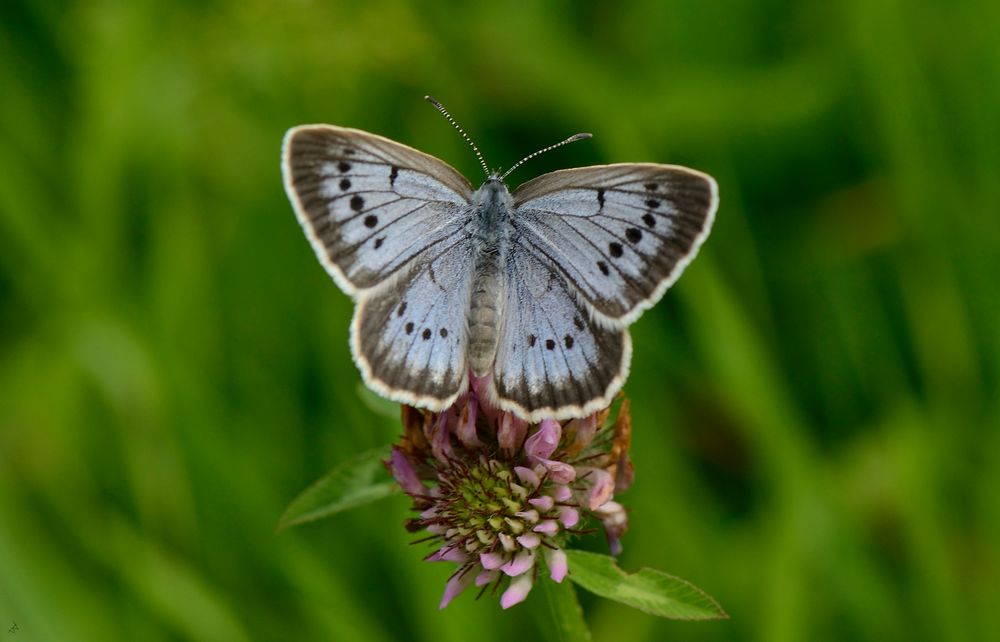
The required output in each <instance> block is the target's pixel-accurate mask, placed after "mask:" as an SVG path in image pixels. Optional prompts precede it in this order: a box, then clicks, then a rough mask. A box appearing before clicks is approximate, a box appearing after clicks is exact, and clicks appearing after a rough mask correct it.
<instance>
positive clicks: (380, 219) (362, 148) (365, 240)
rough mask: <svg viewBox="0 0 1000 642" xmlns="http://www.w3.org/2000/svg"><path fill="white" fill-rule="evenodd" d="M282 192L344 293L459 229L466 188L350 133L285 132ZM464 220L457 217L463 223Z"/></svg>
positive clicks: (396, 149)
mask: <svg viewBox="0 0 1000 642" xmlns="http://www.w3.org/2000/svg"><path fill="white" fill-rule="evenodd" d="M282 170H283V173H284V178H285V189H286V191H287V192H288V196H289V198H290V199H291V201H292V204H293V206H294V208H295V213H296V215H297V216H298V219H299V222H300V223H301V224H302V227H303V229H304V230H305V232H306V236H308V237H309V240H310V242H311V243H312V245H313V249H314V250H315V251H316V255H317V257H318V258H319V260H320V262H321V263H323V265H324V267H326V269H327V271H328V272H329V273H330V275H331V276H332V277H333V278H334V280H335V281H336V282H337V284H338V285H339V286H340V287H341V289H343V290H344V291H345V292H347V293H348V294H352V295H353V294H355V293H356V292H357V291H359V290H364V289H366V288H371V287H375V286H376V285H378V284H379V283H381V282H383V281H384V280H386V279H388V278H390V277H391V276H392V275H393V274H394V273H395V272H396V271H397V270H399V269H400V268H401V267H403V266H405V265H406V264H407V263H408V262H409V261H411V260H412V259H413V258H414V257H415V256H417V255H418V254H420V253H421V252H422V251H423V250H424V249H426V248H428V247H430V246H432V245H434V244H436V243H439V242H441V241H442V240H444V239H447V238H449V237H451V236H452V235H454V234H456V233H458V232H459V230H460V227H461V225H462V223H463V221H464V220H467V217H468V208H469V198H470V197H471V195H472V187H471V186H470V185H469V182H468V181H467V180H466V179H465V178H464V177H463V176H462V175H461V174H459V173H458V172H457V171H455V170H454V169H452V168H451V167H450V166H448V165H447V164H446V163H444V162H442V161H440V160H438V159H436V158H434V157H433V156H429V155H427V154H424V153H423V152H419V151H417V150H415V149H413V148H411V147H407V146H406V145H401V144H399V143H396V142H393V141H391V140H388V139H386V138H382V137H381V136H376V135H374V134H369V133H367V132H363V131H360V130H356V129H347V128H342V127H333V126H330V125H303V126H301V127H295V128H292V129H290V130H289V131H288V133H287V134H286V135H285V141H284V147H283V153H282ZM463 217H465V218H463Z"/></svg>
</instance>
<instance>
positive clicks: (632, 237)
mask: <svg viewBox="0 0 1000 642" xmlns="http://www.w3.org/2000/svg"><path fill="white" fill-rule="evenodd" d="M625 238H627V239H628V240H629V242H630V243H638V242H639V241H641V240H642V232H640V231H639V230H637V229H636V228H634V227H630V228H628V229H627V230H625Z"/></svg>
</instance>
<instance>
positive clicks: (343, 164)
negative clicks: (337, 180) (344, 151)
mask: <svg viewBox="0 0 1000 642" xmlns="http://www.w3.org/2000/svg"><path fill="white" fill-rule="evenodd" d="M337 169H339V170H340V172H341V173H342V174H346V173H347V172H349V171H351V164H350V163H348V162H347V161H340V162H339V163H337Z"/></svg>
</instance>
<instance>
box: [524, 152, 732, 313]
mask: <svg viewBox="0 0 1000 642" xmlns="http://www.w3.org/2000/svg"><path fill="white" fill-rule="evenodd" d="M513 198H514V206H515V214H514V224H515V226H516V227H517V229H518V230H519V232H520V234H519V235H518V237H517V239H516V240H515V242H516V243H519V244H520V245H522V246H523V247H524V248H526V249H527V250H529V251H530V252H531V253H533V254H535V255H537V256H540V257H543V258H544V259H545V260H546V262H547V263H548V264H549V265H550V266H551V267H552V268H553V269H555V270H558V271H559V272H560V273H561V274H563V275H564V276H565V277H566V278H567V279H568V280H569V281H570V282H571V283H572V284H573V286H574V287H575V289H576V290H577V291H578V292H579V293H580V295H581V296H582V297H583V298H584V299H585V300H586V301H587V302H588V303H590V304H591V305H592V306H593V308H594V310H595V311H596V312H598V313H599V314H600V315H602V316H604V317H606V318H607V320H609V321H610V322H612V323H614V322H618V323H620V324H621V325H623V326H624V325H627V324H629V323H631V322H632V321H634V320H635V319H636V318H638V316H639V315H640V314H641V313H642V312H643V311H644V310H645V309H647V308H648V307H650V306H652V305H653V304H654V303H656V301H657V300H658V299H659V298H660V297H661V296H662V295H663V292H664V291H665V290H666V289H667V288H668V287H669V286H670V285H671V284H673V282H674V281H676V280H677V278H678V277H679V276H680V274H681V272H682V271H683V270H684V268H685V266H687V264H688V263H689V262H690V261H691V259H693V258H694V255H695V254H696V253H697V251H698V247H699V246H700V245H701V243H702V241H703V240H704V239H705V237H706V236H707V235H708V232H709V230H710V228H711V225H712V220H713V218H714V215H715V209H716V205H717V202H718V198H717V188H716V184H715V181H714V180H713V179H712V178H711V177H709V176H707V175H705V174H702V173H700V172H696V171H693V170H689V169H686V168H683V167H677V166H671V165H655V164H648V163H636V164H620V165H603V166H596V167H584V168H580V169H569V170H562V171H557V172H552V173H550V174H545V175H543V176H540V177H538V178H536V179H534V180H532V181H529V182H527V183H525V184H524V185H522V186H521V187H519V188H518V189H517V190H516V191H515V192H514V194H513Z"/></svg>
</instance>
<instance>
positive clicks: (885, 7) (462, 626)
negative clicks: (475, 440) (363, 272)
mask: <svg viewBox="0 0 1000 642" xmlns="http://www.w3.org/2000/svg"><path fill="white" fill-rule="evenodd" d="M343 4H344V5H348V4H349V5H350V7H351V8H348V7H347V6H341V3H321V2H310V1H307V0H302V1H300V2H293V3H280V4H278V3H274V4H272V3H266V2H235V1H230V0H223V1H220V2H215V3H208V4H205V5H202V4H199V3H155V2H149V1H137V2H129V3H120V2H110V1H103V0H99V1H96V2H75V3H72V2H71V3H54V2H51V1H39V2H35V3H30V2H25V1H24V0H8V2H6V3H4V4H3V6H2V8H0V88H2V89H0V628H2V630H3V632H4V635H8V636H9V638H10V639H11V640H14V639H17V640H59V641H60V642H72V641H73V640H118V639H120V640H144V641H145V640H150V641H156V640H176V639H195V640H278V639H289V640H290V639H297V640H314V639H315V640H322V639H334V640H394V639H413V640H432V639H433V640H445V641H447V640H456V641H457V640H466V639H469V638H468V635H469V632H470V631H475V632H477V636H478V637H477V639H480V640H494V639H496V640H501V639H511V638H512V637H513V636H521V637H522V638H524V639H532V638H533V636H532V632H533V631H534V630H535V629H534V621H533V620H532V617H531V608H530V607H526V608H517V609H514V610H513V611H511V612H508V613H502V612H500V610H499V607H498V606H497V605H496V602H495V600H489V599H486V600H482V601H480V602H475V601H473V600H472V599H471V596H462V597H461V598H459V599H458V600H457V601H456V602H455V603H453V605H452V606H450V607H449V608H448V609H447V610H446V611H444V612H442V613H439V612H438V611H437V610H436V606H437V601H438V598H439V596H440V593H441V591H442V590H443V584H444V580H445V578H446V577H447V574H448V569H447V568H446V567H445V566H444V565H437V566H434V565H430V564H424V563H422V562H420V557H421V555H422V554H423V553H424V550H423V549H422V548H419V547H411V546H409V545H408V542H409V540H410V537H411V536H409V535H408V534H407V533H405V531H404V530H403V529H402V527H401V523H402V520H403V519H404V518H405V517H406V515H407V503H406V501H404V499H403V498H402V497H395V498H392V499H390V500H387V501H386V502H385V503H383V504H380V505H378V506H373V507H369V508H364V509H359V510H357V511H356V512H353V513H348V514H345V515H339V516H337V517H336V518H333V519H331V520H327V521H324V522H320V523H317V524H312V525H306V526H302V527H298V528H295V529H291V530H289V531H286V532H283V533H281V534H280V535H276V534H275V532H274V527H275V524H276V522H277V519H278V517H279V516H280V515H281V514H282V512H283V510H284V508H285V506H286V505H287V504H288V502H289V501H291V499H292V498H294V497H295V496H296V495H297V494H298V492H299V491H301V490H302V489H303V488H304V487H305V486H306V485H307V484H309V483H310V482H312V481H313V480H315V479H316V478H318V477H320V476H321V475H322V474H323V473H324V472H326V471H327V470H328V469H329V468H331V467H332V466H333V465H335V464H337V463H339V462H340V461H343V460H345V459H347V458H349V457H350V456H352V455H354V454H356V453H359V452H362V451H364V450H367V449H369V448H373V447H376V446H379V445H381V444H384V443H388V442H389V441H391V440H392V439H393V438H394V437H395V435H396V434H397V433H398V431H399V427H398V426H397V425H395V424H394V423H393V422H391V421H389V420H386V419H384V418H383V417H381V416H380V415H378V414H376V413H374V412H373V411H372V410H370V409H369V408H368V407H367V406H366V405H365V404H364V403H363V402H362V401H361V399H360V398H359V395H358V393H357V382H358V380H359V374H358V373H357V371H356V369H355V367H354V366H353V364H352V363H351V359H350V354H349V350H348V347H347V326H348V322H349V318H350V313H351V305H350V301H349V300H348V298H347V297H345V296H344V295H342V294H341V293H340V292H339V291H338V290H337V288H336V286H335V285H334V284H333V283H331V282H330V281H329V279H328V277H327V276H326V275H325V274H324V272H323V270H322V269H321V268H320V266H319V265H317V263H316V260H315V258H314V256H313V255H312V252H311V250H310V249H309V247H308V244H307V243H306V241H305V240H304V239H303V237H302V233H301V232H300V230H299V229H298V225H297V224H296V222H295V219H294V216H293V214H292V211H291V208H290V206H289V204H288V202H287V200H286V198H285V195H284V193H283V190H282V187H281V180H280V172H279V167H278V154H279V146H280V141H281V136H282V135H283V133H284V131H285V130H286V129H287V128H288V127H290V126H292V125H296V124H301V123H308V122H330V123H334V124H339V125H345V126H352V127H359V128H362V129H366V130H369V131H373V132H377V133H380V134H383V135H386V136H389V137H391V138H394V139H396V140H399V141H401V142H404V143H407V144H410V145H413V146H415V147H417V148H419V149H422V150H425V151H427V152H429V153H432V154H434V155H436V156H439V157H441V158H443V159H445V160H447V161H448V162H450V163H452V164H453V165H455V166H456V167H458V168H459V169H460V170H461V171H463V172H464V173H465V174H466V175H467V176H470V177H472V178H473V179H475V177H477V176H479V170H478V168H477V164H476V161H475V159H474V157H473V156H472V154H471V153H470V152H469V150H468V149H467V148H466V147H465V145H464V143H463V142H462V141H461V139H460V138H459V137H458V136H457V135H456V134H455V133H454V132H453V131H452V130H451V128H450V127H449V126H448V124H447V123H446V122H445V121H444V120H443V119H442V118H441V117H440V116H439V115H438V114H437V113H436V112H435V111H434V110H433V108H431V107H430V106H429V105H427V104H426V103H425V102H423V100H422V99H421V98H422V96H423V95H424V94H425V93H431V94H433V95H435V96H436V97H437V98H439V99H440V100H441V101H442V102H444V104H445V105H446V106H447V107H448V108H449V109H450V110H451V111H452V113H453V114H454V115H455V117H456V118H457V119H458V120H459V122H461V123H462V124H463V126H464V127H465V128H466V129H467V130H468V131H469V132H470V134H471V135H472V136H473V137H474V138H475V139H476V140H477V142H478V144H479V146H480V147H481V148H482V149H483V151H484V153H485V154H486V157H487V159H488V160H489V162H490V163H491V164H494V165H503V166H509V165H511V164H512V163H513V162H514V161H516V160H517V159H518V158H520V157H521V156H523V155H525V154H527V153H529V152H531V151H534V150H535V149H537V148H539V147H542V146H544V145H547V144H550V143H553V142H555V141H557V140H560V139H561V138H563V137H565V136H567V135H569V134H572V133H574V132H577V131H591V132H593V133H594V134H595V137H594V139H593V140H591V141H587V142H582V143H577V144H574V145H572V146H569V147H567V148H565V149H562V150H559V151H557V152H553V153H550V154H548V155H546V156H543V157H541V158H539V159H537V160H533V161H531V163H530V164H528V165H527V166H526V167H525V168H523V169H519V170H518V171H517V173H516V175H514V176H512V177H511V182H512V184H517V183H518V182H520V181H524V180H527V179H528V178H531V177H532V176H535V175H537V174H539V173H541V172H543V171H546V170H550V169H555V168H560V167H568V166H573V165H581V164H589V163H597V162H621V161H659V162H671V163H682V164H688V165H691V166H693V167H696V168H699V169H702V170H705V171H707V172H710V173H712V174H713V175H715V176H716V177H717V179H718V181H719V184H720V191H721V207H720V210H719V214H718V219H717V223H716V227H715V229H714V231H713V233H712V236H711V238H710V239H709V241H708V243H707V245H706V246H705V248H704V249H703V252H702V254H701V256H699V258H698V259H697V261H695V263H694V264H692V266H691V268H690V269H689V270H688V272H687V273H686V274H685V276H684V278H683V279H682V280H681V281H680V283H679V284H678V285H677V286H676V287H675V288H674V289H673V290H672V291H671V292H670V293H669V294H668V295H667V297H666V298H665V300H664V301H663V302H662V303H661V304H660V305H659V306H657V307H656V308H655V309H654V310H653V311H651V312H649V313H647V314H646V315H645V316H644V317H643V319H642V320H641V321H639V322H638V323H637V324H636V325H635V326H634V332H633V337H634V341H635V345H636V355H635V359H634V364H633V374H632V376H631V378H630V380H629V382H628V384H627V387H626V391H627V393H628V394H629V395H630V397H631V398H632V400H633V413H634V419H635V421H634V425H635V438H634V452H633V456H634V459H635V462H636V467H637V482H636V485H635V486H634V487H633V488H632V489H631V490H629V492H628V493H627V494H625V495H623V496H622V497H621V499H622V500H623V501H624V502H625V503H626V504H627V505H628V506H629V508H630V510H631V516H632V531H631V532H630V533H629V534H628V536H627V537H626V538H625V541H624V543H625V553H624V555H623V556H622V559H621V565H622V567H623V568H625V569H627V570H636V569H637V568H638V567H640V566H643V565H649V566H653V567H656V568H659V569H662V570H664V571H667V572H669V573H672V574H675V575H678V576H680V577H683V578H685V579H688V580H690V581H692V582H693V583H694V584H696V585H698V586H700V587H702V588H704V589H705V590H706V591H708V592H709V593H711V594H712V595H713V596H715V597H716V598H717V599H718V600H719V602H720V603H721V604H722V605H723V607H724V608H725V609H726V611H728V612H729V614H730V615H731V616H732V618H731V619H730V620H728V621H726V622H719V623H714V622H713V623H703V624H696V623H679V622H666V621H660V620H657V619H655V618H652V617H650V616H647V615H645V614H642V613H639V612H637V611H632V610H630V609H628V608H626V607H623V606H620V605H616V604H613V603H610V602H604V601H601V600H598V599H592V598H589V597H587V596H583V599H584V606H585V608H586V612H587V616H588V620H589V622H590V624H591V626H592V628H593V632H594V639H595V640H611V639H628V640H662V639H677V640H695V641H697V640H767V641H768V642H781V641H783V640H819V639H826V640H846V639H869V640H891V639H899V640H933V641H938V640H987V639H998V638H1000V616H998V615H997V609H996V604H1000V556H998V549H997V545H996V543H997V542H1000V472H998V471H1000V430H998V428H1000V425H998V424H1000V419H998V418H1000V412H998V400H1000V390H998V388H1000V368H998V364H1000V305H998V301H1000V285H998V283H1000V279H998V275H1000V241H998V239H1000V216H998V214H1000V180H998V178H997V177H998V176H1000V125H998V122H1000V121H998V119H997V114H998V113H1000V80H998V79H1000V46H998V45H997V44H995V42H996V35H995V31H996V28H995V27H996V25H997V24H1000V5H997V4H996V3H994V2H988V1H987V0H964V1H961V2H958V3H952V4H949V5H943V4H940V3H932V2H926V1H920V0H918V1H916V2H909V3H904V2H901V1H900V0H840V1H838V2H832V3H813V2H798V3H789V2H776V1H770V2H763V1H761V2H748V1H745V0H742V1H741V0H733V1H731V2H723V3H709V2H702V1H697V0H684V1H682V2H669V3H663V2H657V1H655V0H649V1H647V2H627V3H620V4H618V5H610V4H609V5H604V4H601V3H574V2H568V1H563V2H551V3H546V4H539V5H532V6H511V7H507V6H502V5H497V4H495V3H494V4H490V5H483V6H482V7H478V8H476V7H466V6H460V5H452V4H451V3H447V4H446V3H440V4H438V3H434V4H428V5H427V6H416V5H411V4H408V3H405V2H403V1H402V0H396V1H393V0H375V1H373V2H367V3H343ZM525 5H527V3H525ZM15 622H16V623H17V625H18V626H19V630H18V631H17V632H16V633H12V634H7V633H6V630H7V628H8V627H10V626H11V625H12V624H13V623H15Z"/></svg>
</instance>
